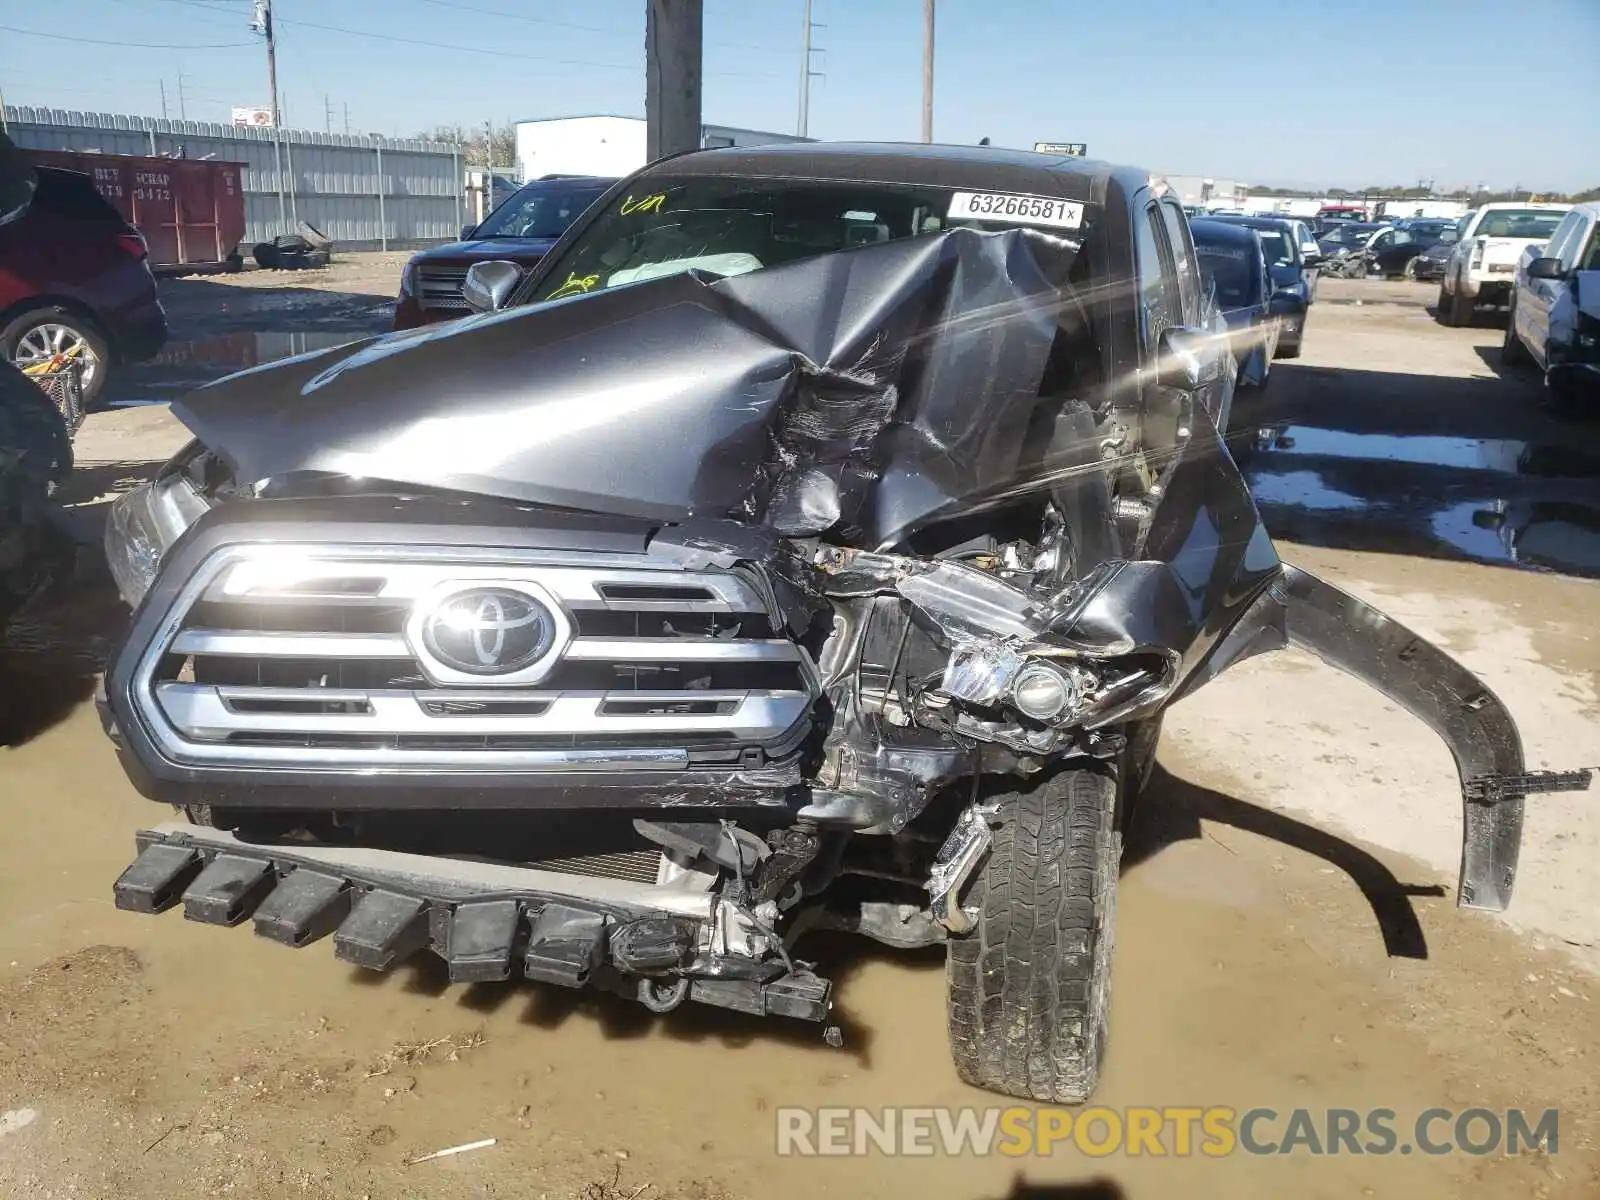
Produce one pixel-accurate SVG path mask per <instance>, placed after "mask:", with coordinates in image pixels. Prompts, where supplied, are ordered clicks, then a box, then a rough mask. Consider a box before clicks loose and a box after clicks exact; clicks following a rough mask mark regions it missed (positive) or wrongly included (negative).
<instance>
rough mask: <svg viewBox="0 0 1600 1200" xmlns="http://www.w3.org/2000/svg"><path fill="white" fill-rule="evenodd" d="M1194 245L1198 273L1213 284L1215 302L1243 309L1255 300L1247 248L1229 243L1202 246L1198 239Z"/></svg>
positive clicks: (1255, 284) (1256, 288)
mask: <svg viewBox="0 0 1600 1200" xmlns="http://www.w3.org/2000/svg"><path fill="white" fill-rule="evenodd" d="M1194 248H1195V253H1197V254H1198V255H1199V256H1200V272H1201V274H1202V275H1203V276H1204V277H1205V278H1206V280H1207V281H1208V282H1210V283H1212V284H1214V285H1215V286H1216V289H1217V303H1218V304H1219V305H1221V306H1222V307H1223V308H1224V309H1229V308H1244V307H1246V306H1247V305H1251V304H1256V303H1258V302H1259V300H1260V294H1259V285H1258V282H1257V279H1256V272H1255V271H1254V270H1253V269H1252V263H1251V261H1250V260H1251V258H1252V255H1251V253H1250V252H1249V251H1248V250H1246V249H1245V248H1244V247H1242V246H1239V245H1235V244H1233V243H1229V244H1227V245H1206V244H1204V243H1202V242H1199V241H1196V242H1195V247H1194Z"/></svg>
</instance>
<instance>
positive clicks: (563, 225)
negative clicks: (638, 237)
mask: <svg viewBox="0 0 1600 1200" xmlns="http://www.w3.org/2000/svg"><path fill="white" fill-rule="evenodd" d="M610 186H611V185H610V183H608V182H607V181H605V180H598V181H588V180H585V181H584V182H582V183H552V182H547V183H535V184H530V185H529V186H528V187H525V188H523V189H522V190H521V191H520V192H518V193H516V195H514V196H512V197H511V199H509V200H507V201H506V202H505V203H504V204H502V205H501V206H500V207H499V208H497V209H495V210H494V211H493V212H492V213H490V214H489V215H488V216H487V217H485V218H484V222H483V224H482V225H479V226H478V228H477V229H476V230H475V231H474V232H473V235H472V236H473V237H480V238H558V237H560V236H561V235H562V234H563V233H565V232H566V231H567V226H569V225H571V224H572V223H573V222H574V221H576V220H577V219H578V218H579V217H580V216H581V215H582V214H583V210H584V209H586V208H588V207H589V205H591V204H593V203H594V202H595V201H596V200H598V199H599V198H600V197H601V196H603V195H605V191H606V188H608V187H610Z"/></svg>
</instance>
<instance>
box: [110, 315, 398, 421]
mask: <svg viewBox="0 0 1600 1200" xmlns="http://www.w3.org/2000/svg"><path fill="white" fill-rule="evenodd" d="M381 332H383V330H382V329H374V330H371V331H369V332H368V333H363V332H361V331H360V330H351V329H302V330H296V331H293V332H288V331H245V332H234V333H219V334H213V335H211V336H209V337H200V338H192V339H180V340H174V341H169V342H168V343H167V344H166V345H165V346H164V347H163V348H162V350H161V353H160V354H158V355H156V356H155V357H154V358H153V359H151V360H150V361H148V362H144V363H140V364H139V365H138V366H136V367H132V368H129V369H127V370H124V371H122V372H120V373H119V375H117V376H116V377H113V379H112V381H111V383H110V385H109V388H108V392H109V395H108V398H107V400H106V401H105V402H104V404H105V406H106V407H108V408H134V407H138V406H139V405H144V404H165V403H167V402H168V401H170V400H172V399H173V398H174V397H175V396H177V395H180V394H181V393H183V392H185V391H188V390H189V389H190V388H197V387H200V386H201V385H202V384H207V383H211V382H213V381H214V380H217V379H221V378H222V377H223V376H225V375H232V374H233V373H234V372H235V371H245V370H248V369H249V368H251V367H259V366H261V365H262V364H263V363H269V362H276V361H277V360H278V359H281V358H292V357H294V356H295V355H297V354H310V353H313V352H315V351H317V350H328V349H331V348H333V347H334V346H342V345H344V344H345V343H346V342H353V341H356V340H358V339H360V338H362V337H367V336H370V333H381Z"/></svg>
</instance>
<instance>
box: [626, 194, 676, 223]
mask: <svg viewBox="0 0 1600 1200" xmlns="http://www.w3.org/2000/svg"><path fill="white" fill-rule="evenodd" d="M666 202H667V194H666V193H665V192H656V193H655V194H654V195H652V196H645V197H643V198H642V199H639V200H635V199H634V198H633V197H632V196H624V197H623V198H622V208H621V210H620V211H621V213H622V215H623V216H625V217H627V216H632V215H633V214H634V213H645V212H655V213H658V212H660V211H661V206H662V205H663V204H665V203H666Z"/></svg>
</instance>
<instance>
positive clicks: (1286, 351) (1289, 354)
mask: <svg viewBox="0 0 1600 1200" xmlns="http://www.w3.org/2000/svg"><path fill="white" fill-rule="evenodd" d="M1278 357H1279V358H1299V357H1300V343H1299V342H1295V343H1293V344H1292V345H1288V346H1283V345H1280V346H1279V347H1278Z"/></svg>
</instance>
